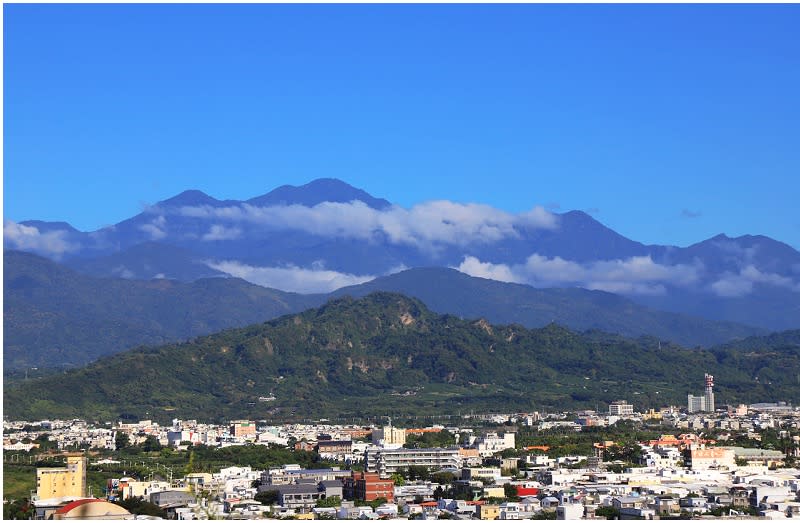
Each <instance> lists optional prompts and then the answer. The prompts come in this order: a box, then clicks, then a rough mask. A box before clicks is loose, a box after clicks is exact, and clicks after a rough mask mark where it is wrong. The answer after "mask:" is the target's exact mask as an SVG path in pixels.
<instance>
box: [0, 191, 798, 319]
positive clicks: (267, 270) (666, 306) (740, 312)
mask: <svg viewBox="0 0 800 523" xmlns="http://www.w3.org/2000/svg"><path fill="white" fill-rule="evenodd" d="M4 246H5V249H6V250H22V251H27V252H31V253H35V254H39V255H42V256H45V257H48V258H50V259H51V260H53V261H56V262H58V263H60V264H63V265H66V266H68V267H71V268H73V269H75V270H77V271H79V272H81V273H83V274H86V275H90V276H95V277H105V278H114V277H116V278H125V279H131V280H150V279H154V278H160V279H173V280H178V281H183V282H194V281H196V280H198V279H201V278H208V277H215V276H234V277H239V278H242V279H245V280H247V281H249V282H251V283H255V284H258V285H261V286H264V287H268V288H273V289H280V290H282V291H286V292H298V293H303V294H324V293H328V292H331V291H335V290H336V289H339V288H341V287H346V286H350V285H356V284H361V283H365V282H367V281H370V280H373V279H375V278H377V277H381V276H388V275H391V274H394V273H397V272H400V271H402V270H404V269H410V268H422V267H444V268H455V269H458V270H459V271H461V272H463V273H466V274H468V275H471V276H476V277H484V278H489V279H493V280H497V281H503V282H507V283H519V284H526V285H529V286H532V287H535V288H539V289H543V288H583V289H588V290H600V291H607V292H612V293H615V294H618V295H620V296H624V297H626V298H628V299H629V300H632V301H634V302H636V303H639V304H642V305H647V306H649V307H652V308H655V309H660V310H664V311H670V312H676V313H682V314H688V315H693V316H699V317H702V318H705V319H712V320H720V321H730V322H737V323H742V324H746V325H750V326H753V327H758V328H762V329H768V330H782V329H790V328H797V327H800V253H798V251H796V250H795V249H793V248H791V247H790V246H788V245H786V244H784V243H781V242H779V241H777V240H774V239H771V238H768V237H765V236H741V237H738V238H730V237H728V236H725V235H724V234H720V235H717V236H715V237H713V238H709V239H708V240H705V241H702V242H699V243H697V244H695V245H691V246H688V247H675V246H668V245H645V244H642V243H640V242H637V241H634V240H631V239H628V238H625V237H624V236H622V235H620V234H618V233H616V232H615V231H613V230H611V229H609V228H608V227H606V226H604V225H603V224H602V223H600V222H598V221H597V220H595V219H594V218H592V217H591V216H589V215H588V214H586V213H584V212H581V211H569V212H565V213H553V212H549V211H547V210H545V209H543V208H541V207H534V208H532V209H531V210H530V211H527V212H523V213H516V214H513V213H508V212H505V211H502V210H499V209H495V208H492V207H490V206H487V205H480V204H462V203H456V202H450V201H432V202H425V203H421V204H418V205H415V206H414V207H412V208H410V209H406V208H402V207H399V206H397V205H394V204H392V203H390V202H389V201H388V200H385V199H382V198H377V197H374V196H371V195H369V194H367V193H366V192H364V191H363V190H360V189H357V188H354V187H351V186H350V185H348V184H346V183H344V182H342V181H339V180H335V179H319V180H315V181H312V182H310V183H308V184H306V185H304V186H301V187H293V186H282V187H279V188H277V189H274V190H272V191H270V192H268V193H266V194H264V195H262V196H257V197H254V198H251V199H249V200H245V201H238V200H224V201H222V200H217V199H215V198H213V197H211V196H209V195H206V194H204V193H202V192H200V191H196V190H189V191H185V192H183V193H181V194H179V195H177V196H175V197H172V198H169V199H167V200H164V201H161V202H158V203H156V204H154V205H152V206H150V207H148V208H146V209H145V210H144V211H143V212H141V213H139V214H137V215H136V216H133V217H131V218H129V219H127V220H124V221H122V222H120V223H117V224H115V225H113V226H109V227H104V228H102V229H99V230H96V231H91V232H82V231H78V230H76V229H75V228H74V227H72V226H71V225H69V224H68V223H65V222H42V221H23V222H20V223H15V222H13V221H10V220H6V222H5V225H4Z"/></svg>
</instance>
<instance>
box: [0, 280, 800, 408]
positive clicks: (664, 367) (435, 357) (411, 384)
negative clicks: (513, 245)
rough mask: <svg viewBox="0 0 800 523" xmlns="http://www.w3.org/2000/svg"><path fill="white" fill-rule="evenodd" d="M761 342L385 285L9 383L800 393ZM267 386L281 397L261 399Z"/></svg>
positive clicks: (25, 399)
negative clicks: (589, 320) (682, 334)
mask: <svg viewBox="0 0 800 523" xmlns="http://www.w3.org/2000/svg"><path fill="white" fill-rule="evenodd" d="M797 336H800V332H797V333H786V337H787V339H794V337H797ZM778 343H781V341H780V340H778ZM781 346H782V347H784V346H783V345H781ZM762 348H764V349H765V350H764V351H762V353H760V354H753V353H749V352H748V353H745V351H744V350H741V349H738V348H736V347H734V348H712V349H710V350H687V349H682V348H680V347H677V346H672V345H670V344H666V345H664V346H662V345H661V344H660V343H657V340H654V339H652V338H650V339H643V340H630V339H626V338H623V337H619V336H614V335H608V334H602V333H591V332H590V333H585V334H577V333H574V332H572V331H570V330H568V329H566V328H564V327H561V326H557V325H548V326H546V327H543V328H540V329H525V328H523V327H521V326H518V325H491V324H488V323H487V322H485V321H481V320H461V319H458V318H456V317H455V316H452V315H439V314H436V313H433V312H432V311H430V310H429V309H427V307H425V305H424V304H423V303H422V302H421V301H420V300H417V299H414V298H408V297H406V296H402V295H398V294H394V293H386V292H376V293H372V294H369V295H368V296H366V297H363V298H359V299H354V298H351V297H343V298H338V299H334V300H331V301H329V302H327V303H326V304H325V305H323V306H321V307H318V308H312V309H308V310H306V311H303V312H300V313H296V314H289V315H286V316H283V317H280V318H277V319H274V320H271V321H268V322H264V323H261V324H255V325H250V326H247V327H243V328H237V329H231V330H226V331H223V332H220V333H217V334H213V335H209V336H203V337H199V338H193V339H191V340H189V341H187V342H183V343H178V344H170V345H165V346H161V347H152V348H142V349H135V350H132V351H128V352H125V353H122V354H117V355H112V356H107V357H105V358H103V359H101V360H98V361H97V362H95V363H93V364H91V365H89V366H88V367H86V368H83V369H78V370H74V371H69V372H66V373H64V374H61V375H58V376H51V377H43V378H37V379H33V380H29V381H28V382H25V381H22V382H17V383H16V384H14V385H13V386H12V387H10V388H8V389H7V390H6V391H5V394H4V409H5V414H6V415H8V416H10V417H12V418H15V419H39V418H42V417H72V416H76V415H80V416H82V417H89V418H97V419H116V418H118V417H119V416H120V415H121V414H122V413H125V415H127V416H130V415H133V416H135V417H142V416H148V417H152V418H155V419H171V418H172V417H176V416H178V417H189V418H198V419H209V420H224V419H232V418H235V417H247V418H249V419H261V418H266V417H272V418H275V417H295V418H297V417H308V416H330V415H332V414H333V413H336V414H337V415H338V416H345V415H353V416H365V415H376V414H378V413H381V414H385V413H386V412H402V413H413V412H420V411H423V412H431V413H434V412H443V411H447V412H449V413H451V414H452V413H454V412H455V413H457V412H458V411H459V410H465V411H468V410H471V409H473V408H491V409H500V410H503V409H509V410H515V411H526V410H537V409H545V410H563V409H568V408H580V407H584V408H588V407H594V406H595V405H596V403H597V401H603V402H608V401H611V399H619V398H630V400H631V401H633V399H634V398H635V401H636V402H637V407H639V408H646V407H648V406H660V405H661V404H663V402H678V401H682V399H685V397H686V396H685V394H686V392H687V391H691V390H694V389H696V388H699V387H700V385H701V384H702V379H703V373H704V372H711V373H713V374H714V375H715V377H716V378H717V395H718V398H720V399H722V398H725V401H728V402H731V403H734V402H748V403H752V402H755V401H765V400H767V399H771V398H774V397H775V394H778V393H780V395H781V396H780V397H781V399H783V400H788V401H796V399H798V398H800V384H798V383H797V382H796V380H795V379H794V377H795V375H796V374H797V373H798V371H800V346H793V345H786V346H785V347H784V349H782V350H781V352H780V353H779V354H778V355H777V356H776V355H775V352H774V350H773V349H770V348H768V347H762ZM754 377H761V378H762V379H761V380H754V379H753V378H754ZM142 383H148V384H150V385H149V386H147V387H143V386H142ZM268 395H274V396H275V397H276V398H277V399H276V400H275V401H271V402H262V401H260V400H259V399H258V398H259V397H266V396H268Z"/></svg>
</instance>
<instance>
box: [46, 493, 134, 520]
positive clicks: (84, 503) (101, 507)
mask: <svg viewBox="0 0 800 523" xmlns="http://www.w3.org/2000/svg"><path fill="white" fill-rule="evenodd" d="M134 517H135V516H134V515H133V514H131V513H130V512H128V511H127V510H125V509H124V508H122V507H120V506H119V505H115V504H114V503H110V502H108V501H106V500H104V499H94V498H88V499H79V500H77V501H73V502H72V503H67V504H66V505H64V506H63V507H61V508H60V509H58V510H56V511H55V512H54V513H53V519H81V520H86V519H88V520H92V519H96V520H106V519H134Z"/></svg>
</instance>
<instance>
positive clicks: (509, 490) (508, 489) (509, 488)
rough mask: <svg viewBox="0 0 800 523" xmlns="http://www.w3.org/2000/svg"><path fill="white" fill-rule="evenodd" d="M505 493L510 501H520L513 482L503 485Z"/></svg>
mask: <svg viewBox="0 0 800 523" xmlns="http://www.w3.org/2000/svg"><path fill="white" fill-rule="evenodd" d="M503 494H504V495H505V496H506V499H507V500H508V501H519V494H518V493H517V487H516V485H512V484H511V483H506V484H505V485H503Z"/></svg>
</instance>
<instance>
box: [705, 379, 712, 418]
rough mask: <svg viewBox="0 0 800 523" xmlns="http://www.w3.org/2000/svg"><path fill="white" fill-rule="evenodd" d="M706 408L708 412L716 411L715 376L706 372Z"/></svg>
mask: <svg viewBox="0 0 800 523" xmlns="http://www.w3.org/2000/svg"><path fill="white" fill-rule="evenodd" d="M705 378H706V393H705V398H706V410H707V411H708V412H714V376H712V375H711V374H706V375H705Z"/></svg>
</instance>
